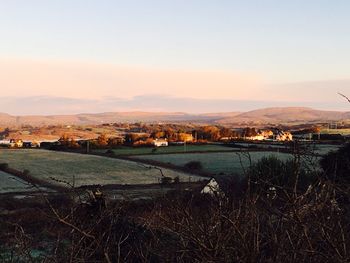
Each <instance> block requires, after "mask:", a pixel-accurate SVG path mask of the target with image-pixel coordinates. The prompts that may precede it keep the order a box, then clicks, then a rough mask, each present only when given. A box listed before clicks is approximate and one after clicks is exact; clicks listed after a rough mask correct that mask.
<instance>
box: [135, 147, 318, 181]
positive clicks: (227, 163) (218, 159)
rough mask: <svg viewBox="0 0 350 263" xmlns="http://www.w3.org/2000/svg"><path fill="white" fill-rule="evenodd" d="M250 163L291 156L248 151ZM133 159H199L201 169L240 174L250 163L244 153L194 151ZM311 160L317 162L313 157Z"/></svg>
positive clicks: (178, 162) (180, 162) (181, 161)
mask: <svg viewBox="0 0 350 263" xmlns="http://www.w3.org/2000/svg"><path fill="white" fill-rule="evenodd" d="M249 155H250V158H251V161H252V163H254V162H256V161H258V160H260V159H261V158H262V157H264V156H265V157H268V156H276V157H277V158H279V159H281V160H287V159H290V158H293V156H292V155H291V154H287V153H277V152H267V151H266V152H250V153H249ZM134 158H135V159H137V158H139V159H146V160H155V161H158V162H162V163H171V164H174V165H178V166H184V165H185V164H186V163H187V162H189V161H199V162H201V163H202V165H203V170H204V171H206V172H209V173H212V174H221V173H224V174H227V175H230V174H242V173H243V172H244V169H245V168H248V167H249V165H250V161H249V158H248V157H247V155H246V154H244V153H232V152H221V153H200V154H199V153H196V154H191V153H189V154H162V155H138V156H135V157H134ZM312 161H313V162H315V163H316V162H317V159H316V158H314V159H313V160H312Z"/></svg>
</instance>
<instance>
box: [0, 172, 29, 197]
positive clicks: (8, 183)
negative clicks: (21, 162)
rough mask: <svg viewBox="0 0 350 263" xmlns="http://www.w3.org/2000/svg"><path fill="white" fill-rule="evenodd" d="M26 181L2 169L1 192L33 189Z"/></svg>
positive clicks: (0, 176)
mask: <svg viewBox="0 0 350 263" xmlns="http://www.w3.org/2000/svg"><path fill="white" fill-rule="evenodd" d="M33 190H35V189H33V188H32V187H28V185H26V183H25V182H24V181H22V180H21V179H19V178H15V177H14V176H12V175H10V174H7V173H4V172H1V171H0V193H11V192H27V191H33Z"/></svg>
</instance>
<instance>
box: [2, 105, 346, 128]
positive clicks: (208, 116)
mask: <svg viewBox="0 0 350 263" xmlns="http://www.w3.org/2000/svg"><path fill="white" fill-rule="evenodd" d="M347 119H350V112H340V111H322V110H315V109H311V108H302V107H284V108H265V109H258V110H253V111H248V112H243V113H239V112H224V113H205V114H188V113H182V112H106V113H97V114H92V113H91V114H76V115H49V116H39V115H31V116H12V115H9V114H6V113H0V125H1V126H19V125H26V124H29V125H33V126H41V125H55V124H63V125H71V124H76V125H84V124H101V123H112V122H139V121H141V122H197V123H213V124H215V123H216V124H245V123H249V124H253V123H254V124H272V123H274V124H281V123H289V124H291V123H301V122H302V123H309V122H310V123H312V122H327V121H338V120H347Z"/></svg>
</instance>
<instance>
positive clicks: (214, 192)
mask: <svg viewBox="0 0 350 263" xmlns="http://www.w3.org/2000/svg"><path fill="white" fill-rule="evenodd" d="M201 194H209V195H211V196H215V197H218V196H223V195H224V192H223V191H222V190H221V189H220V186H219V183H218V182H217V181H216V180H215V178H211V179H210V180H209V181H208V183H207V184H206V185H205V186H204V187H203V189H202V190H201Z"/></svg>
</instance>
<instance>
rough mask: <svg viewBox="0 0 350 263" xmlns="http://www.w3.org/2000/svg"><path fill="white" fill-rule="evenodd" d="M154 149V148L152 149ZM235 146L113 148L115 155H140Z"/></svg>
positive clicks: (205, 150) (98, 150)
mask: <svg viewBox="0 0 350 263" xmlns="http://www.w3.org/2000/svg"><path fill="white" fill-rule="evenodd" d="M154 149H155V150H154ZM234 149H235V148H232V147H228V146H223V145H212V144H205V145H192V144H187V145H186V146H184V145H179V146H177V145H176V146H167V147H158V148H153V147H127V146H120V147H118V148H115V149H113V152H114V153H115V154H116V155H140V154H167V153H185V152H215V151H232V150H234ZM106 151H107V150H105V149H97V150H93V152H96V153H105V152H106Z"/></svg>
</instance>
